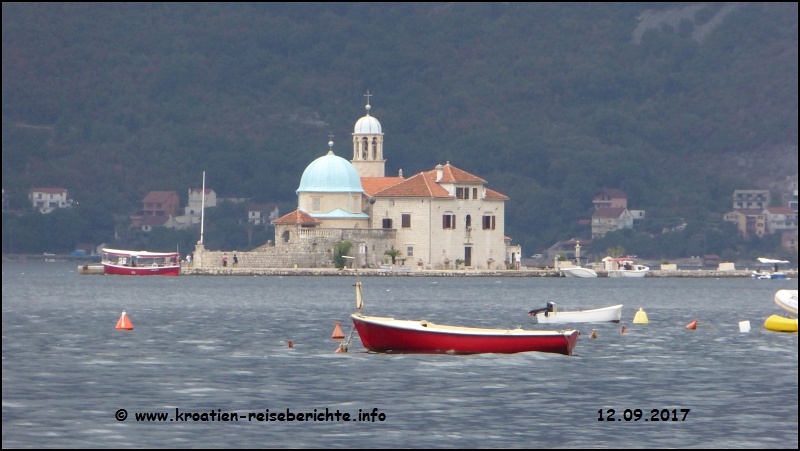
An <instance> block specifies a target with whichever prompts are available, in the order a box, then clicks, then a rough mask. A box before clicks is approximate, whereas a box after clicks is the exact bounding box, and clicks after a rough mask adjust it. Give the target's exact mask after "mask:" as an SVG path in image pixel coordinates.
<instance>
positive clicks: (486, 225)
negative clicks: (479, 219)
mask: <svg viewBox="0 0 800 451" xmlns="http://www.w3.org/2000/svg"><path fill="white" fill-rule="evenodd" d="M494 228H495V220H494V216H484V217H483V230H494Z"/></svg>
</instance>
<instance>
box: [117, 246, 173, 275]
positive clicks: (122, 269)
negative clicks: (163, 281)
mask: <svg viewBox="0 0 800 451" xmlns="http://www.w3.org/2000/svg"><path fill="white" fill-rule="evenodd" d="M178 258H179V254H178V253H177V252H148V251H127V250H120V249H103V273H105V274H114V275H121V276H177V275H179V274H180V272H181V267H180V265H179V263H178Z"/></svg>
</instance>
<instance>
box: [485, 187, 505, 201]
mask: <svg viewBox="0 0 800 451" xmlns="http://www.w3.org/2000/svg"><path fill="white" fill-rule="evenodd" d="M486 198H487V199H508V196H506V195H505V194H500V193H498V192H497V191H495V190H493V189H489V188H486Z"/></svg>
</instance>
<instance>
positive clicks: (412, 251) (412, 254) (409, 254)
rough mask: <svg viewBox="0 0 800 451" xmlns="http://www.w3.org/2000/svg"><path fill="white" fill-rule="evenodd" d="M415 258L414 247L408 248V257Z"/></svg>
mask: <svg viewBox="0 0 800 451" xmlns="http://www.w3.org/2000/svg"><path fill="white" fill-rule="evenodd" d="M413 256H414V246H408V247H407V248H406V257H413Z"/></svg>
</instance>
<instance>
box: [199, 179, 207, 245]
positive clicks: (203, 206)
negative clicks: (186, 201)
mask: <svg viewBox="0 0 800 451" xmlns="http://www.w3.org/2000/svg"><path fill="white" fill-rule="evenodd" d="M202 196H203V197H202V198H201V200H200V244H203V221H204V220H205V213H206V171H203V194H202Z"/></svg>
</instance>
